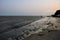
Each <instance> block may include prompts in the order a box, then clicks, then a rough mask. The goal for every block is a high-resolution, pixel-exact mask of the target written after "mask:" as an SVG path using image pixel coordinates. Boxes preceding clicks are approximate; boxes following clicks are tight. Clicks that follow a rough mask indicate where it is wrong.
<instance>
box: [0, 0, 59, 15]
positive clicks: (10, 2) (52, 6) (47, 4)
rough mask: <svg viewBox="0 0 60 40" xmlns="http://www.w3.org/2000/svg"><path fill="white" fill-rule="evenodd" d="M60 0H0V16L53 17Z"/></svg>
mask: <svg viewBox="0 0 60 40" xmlns="http://www.w3.org/2000/svg"><path fill="white" fill-rule="evenodd" d="M59 9H60V0H0V15H51V14H54V12H55V11H56V10H59Z"/></svg>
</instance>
